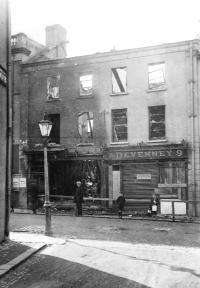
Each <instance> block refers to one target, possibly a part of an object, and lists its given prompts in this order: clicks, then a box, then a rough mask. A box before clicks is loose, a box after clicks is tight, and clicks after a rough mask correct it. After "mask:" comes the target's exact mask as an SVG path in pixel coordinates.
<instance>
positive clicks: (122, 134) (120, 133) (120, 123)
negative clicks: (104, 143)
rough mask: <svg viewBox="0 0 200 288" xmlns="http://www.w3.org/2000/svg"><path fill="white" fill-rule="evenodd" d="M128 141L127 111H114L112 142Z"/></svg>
mask: <svg viewBox="0 0 200 288" xmlns="http://www.w3.org/2000/svg"><path fill="white" fill-rule="evenodd" d="M127 139H128V125H127V109H115V110H112V141H113V142H126V141H127Z"/></svg>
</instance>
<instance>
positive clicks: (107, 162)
mask: <svg viewBox="0 0 200 288" xmlns="http://www.w3.org/2000/svg"><path fill="white" fill-rule="evenodd" d="M52 27H53V29H52ZM52 27H50V30H49V28H48V29H47V32H48V33H47V44H48V43H49V42H48V35H49V33H50V32H49V31H51V29H52V31H55V28H56V29H58V30H59V29H61V30H62V28H61V27H60V26H59V25H58V26H56V27H54V26H52ZM61 30H59V31H60V32H59V33H60V34H59V35H60V38H59V40H57V39H56V40H55V41H53V44H52V41H51V48H48V49H47V48H44V49H41V51H40V52H38V53H36V54H35V55H34V56H32V57H29V59H27V61H26V62H24V61H22V62H20V63H19V62H18V63H16V62H15V65H16V67H17V68H16V69H20V80H18V81H17V82H18V83H19V81H20V86H19V91H18V92H17V93H16V94H17V95H18V98H17V97H16V98H15V99H19V101H18V102H17V101H15V105H16V107H18V109H19V110H18V111H20V113H19V114H16V117H19V116H17V115H20V119H19V118H18V119H17V118H16V121H15V125H16V131H18V136H16V139H17V141H18V143H17V141H16V142H15V144H17V145H18V146H17V147H18V154H17V157H16V158H15V163H17V167H16V168H15V171H14V173H15V178H17V177H18V176H19V178H20V177H22V178H26V182H27V186H26V185H24V187H21V188H20V187H19V185H18V184H16V186H15V189H14V190H15V192H13V193H16V195H17V196H16V197H18V200H17V201H18V205H21V206H26V205H30V203H31V199H32V198H31V197H33V195H34V194H35V193H37V194H38V195H40V194H44V187H43V182H44V179H43V154H42V145H41V143H42V139H41V136H40V132H39V128H38V121H40V120H41V119H42V117H43V114H44V113H47V115H48V117H49V119H50V120H51V121H52V122H53V123H54V127H53V130H52V133H51V143H50V144H49V170H50V193H51V195H52V196H59V197H60V196H72V195H73V185H74V182H75V180H76V179H77V178H81V179H85V180H87V181H88V182H90V183H91V184H92V187H93V190H92V189H90V191H89V192H88V193H89V195H87V196H91V195H92V196H95V197H100V198H109V199H116V197H117V196H118V194H119V191H122V192H124V194H125V196H126V198H127V203H128V205H135V206H137V207H138V208H141V209H142V208H144V207H147V205H148V203H149V199H150V198H151V195H152V193H153V192H154V191H155V189H156V191H157V193H159V194H160V197H161V198H169V199H180V200H200V199H199V195H200V193H199V192H198V191H199V185H200V179H199V152H198V151H199V129H198V126H199V100H198V99H199V95H198V88H197V87H198V81H199V75H198V66H199V41H198V40H192V41H185V42H178V43H171V44H163V45H158V46H153V47H146V48H138V49H130V50H122V51H110V52H106V53H96V54H93V55H86V56H80V57H73V58H63V57H64V55H65V53H64V52H63V51H64V50H63V49H64V48H65V47H64V46H63V43H64V44H65V43H66V33H64V32H63V30H62V31H61ZM53 33H54V32H52V34H51V33H50V35H51V38H52V39H54V36H53V35H54V34H53ZM56 41H58V43H57V42H56ZM52 47H53V48H52ZM58 47H59V49H58ZM60 47H62V49H60ZM52 49H53V50H52ZM55 51H56V53H54V52H55ZM62 53H64V54H62ZM14 74H18V73H17V70H16V73H14ZM15 77H17V75H16V76H15ZM16 85H17V83H16ZM16 139H15V140H16ZM16 150H17V149H16ZM17 159H19V160H17ZM15 180H16V183H19V182H20V181H21V180H20V179H19V181H18V182H17V179H15ZM22 182H23V181H22ZM17 185H18V186H17ZM20 193H21V196H20V197H19V195H20ZM90 194H91V195H90ZM20 199H21V200H20ZM20 201H21V202H20ZM187 208H188V213H189V214H190V215H193V216H194V215H199V213H200V205H199V204H195V203H194V202H193V203H192V202H191V203H190V204H188V207H187Z"/></svg>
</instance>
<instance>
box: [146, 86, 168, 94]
mask: <svg viewBox="0 0 200 288" xmlns="http://www.w3.org/2000/svg"><path fill="white" fill-rule="evenodd" d="M166 90H167V88H166V87H163V88H158V89H156V88H155V89H147V90H146V92H147V93H151V92H161V91H166Z"/></svg>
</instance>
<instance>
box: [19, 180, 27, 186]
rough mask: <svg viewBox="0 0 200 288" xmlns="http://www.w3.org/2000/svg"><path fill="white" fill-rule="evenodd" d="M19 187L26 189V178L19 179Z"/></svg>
mask: <svg viewBox="0 0 200 288" xmlns="http://www.w3.org/2000/svg"><path fill="white" fill-rule="evenodd" d="M19 187H20V188H26V178H24V177H21V178H20V181H19Z"/></svg>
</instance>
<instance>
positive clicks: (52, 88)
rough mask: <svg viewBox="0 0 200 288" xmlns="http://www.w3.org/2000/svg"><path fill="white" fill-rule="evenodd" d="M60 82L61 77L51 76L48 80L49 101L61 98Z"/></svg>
mask: <svg viewBox="0 0 200 288" xmlns="http://www.w3.org/2000/svg"><path fill="white" fill-rule="evenodd" d="M59 82H60V75H57V76H51V77H48V78H47V99H48V100H51V99H58V98H59Z"/></svg>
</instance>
